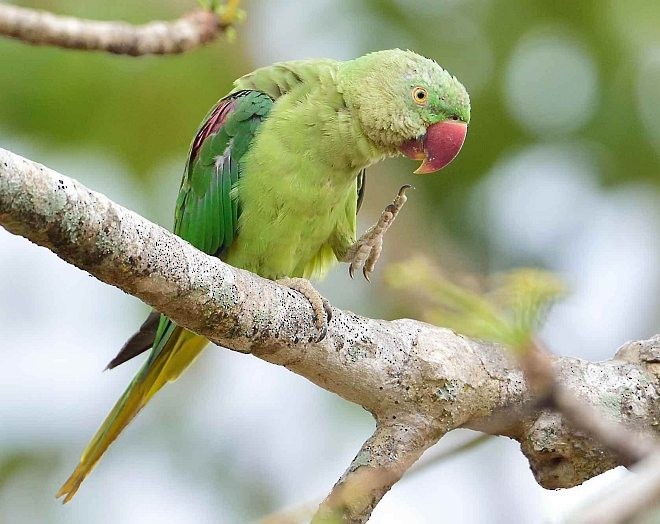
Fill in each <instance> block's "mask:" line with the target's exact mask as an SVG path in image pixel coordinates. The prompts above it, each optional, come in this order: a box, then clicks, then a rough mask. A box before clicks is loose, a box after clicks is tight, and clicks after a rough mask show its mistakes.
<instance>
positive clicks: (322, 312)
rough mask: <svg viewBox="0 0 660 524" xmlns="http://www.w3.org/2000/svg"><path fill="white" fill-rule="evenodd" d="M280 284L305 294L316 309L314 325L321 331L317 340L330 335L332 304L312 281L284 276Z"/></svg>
mask: <svg viewBox="0 0 660 524" xmlns="http://www.w3.org/2000/svg"><path fill="white" fill-rule="evenodd" d="M277 282H278V283H279V284H282V285H283V286H286V287H288V288H290V289H293V290H294V291H297V292H298V293H300V294H301V295H302V296H304V297H305V298H306V299H307V300H308V302H309V304H310V305H311V306H312V310H313V311H314V326H315V327H316V329H317V331H318V332H319V337H318V338H317V339H316V342H321V341H322V340H323V339H324V338H325V337H326V336H327V335H328V324H329V323H330V320H331V319H332V306H331V305H330V302H328V301H327V299H325V298H324V297H322V296H321V294H320V293H319V292H318V291H316V289H314V286H312V284H311V282H310V281H309V280H307V279H304V278H282V279H279V280H278V281H277Z"/></svg>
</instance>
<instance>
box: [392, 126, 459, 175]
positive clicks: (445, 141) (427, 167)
mask: <svg viewBox="0 0 660 524" xmlns="http://www.w3.org/2000/svg"><path fill="white" fill-rule="evenodd" d="M466 134H467V124H466V123H465V122H457V121H454V120H445V121H444V122H437V123H435V124H431V125H430V126H429V127H428V128H427V129H426V134H424V135H423V136H421V137H419V138H417V139H415V140H410V141H409V142H405V143H404V144H403V145H402V146H401V147H400V148H399V149H400V151H401V152H402V153H403V154H404V155H406V156H407V157H409V158H412V159H413V160H423V162H422V165H421V166H419V168H417V170H416V171H415V174H418V175H425V174H427V173H433V172H434V171H437V170H438V169H442V168H443V167H445V166H446V165H447V164H449V163H450V162H451V161H452V160H454V158H456V155H458V152H459V151H460V150H461V147H462V146H463V142H465V135H466Z"/></svg>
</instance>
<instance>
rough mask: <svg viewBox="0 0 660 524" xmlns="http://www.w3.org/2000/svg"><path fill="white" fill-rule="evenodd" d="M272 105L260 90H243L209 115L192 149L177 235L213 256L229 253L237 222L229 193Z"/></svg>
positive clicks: (178, 212) (179, 205)
mask: <svg viewBox="0 0 660 524" xmlns="http://www.w3.org/2000/svg"><path fill="white" fill-rule="evenodd" d="M272 105H273V100H272V99H271V98H270V97H269V96H268V95H266V94H264V93H261V92H259V91H239V92H237V93H234V94H232V95H230V96H228V97H227V98H224V99H222V100H221V101H220V102H219V103H218V104H217V105H216V106H215V107H214V108H213V109H212V110H211V112H210V113H209V114H208V115H207V117H206V119H205V122H204V124H203V125H202V127H201V128H200V130H199V131H198V132H197V136H196V137H195V140H194V141H193V144H192V147H191V149H190V156H189V160H188V165H187V166H186V172H185V175H184V177H183V181H182V182H181V189H180V190H179V197H178V198H177V202H176V211H175V216H174V232H175V233H176V234H177V235H179V236H180V237H181V238H183V239H185V240H187V241H188V242H190V243H191V244H192V245H193V246H195V247H196V248H198V249H200V250H202V251H204V252H205V253H208V254H210V255H222V252H223V251H225V250H226V249H228V248H229V246H230V245H231V243H232V241H233V240H234V235H235V234H236V225H237V221H238V214H239V209H238V201H237V200H236V199H235V198H232V196H231V189H232V187H233V186H235V185H236V182H237V181H238V178H239V177H240V171H241V169H240V161H241V158H242V157H243V155H244V154H245V153H246V152H247V151H248V148H249V147H250V143H251V142H252V140H253V138H254V135H255V133H256V132H257V129H258V128H259V125H260V124H261V122H262V121H263V119H264V118H265V117H266V116H267V115H268V112H269V111H270V108H271V106H272Z"/></svg>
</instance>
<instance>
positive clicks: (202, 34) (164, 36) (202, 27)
mask: <svg viewBox="0 0 660 524" xmlns="http://www.w3.org/2000/svg"><path fill="white" fill-rule="evenodd" d="M237 13H238V0H230V2H228V4H227V5H226V6H225V9H224V11H223V12H222V14H221V15H220V16H219V15H217V14H216V13H214V12H213V11H210V10H195V11H191V12H190V13H188V14H186V15H184V16H182V17H181V18H179V19H177V20H173V21H168V22H164V21H153V22H149V23H147V24H144V25H132V24H128V23H126V22H115V21H113V22H103V21H97V20H85V19H81V18H74V17H70V16H60V15H56V14H53V13H49V12H47V11H38V10H35V9H28V8H24V7H17V6H11V5H6V4H0V35H4V36H8V37H10V38H15V39H17V40H20V41H22V42H26V43H29V44H35V45H50V46H56V47H63V48H66V49H79V50H86V51H106V52H108V53H113V54H119V55H130V56H143V55H170V54H178V53H183V52H185V51H190V50H191V49H195V48H196V47H200V46H201V45H203V44H206V43H208V42H211V41H213V40H215V39H216V38H217V37H218V36H219V35H220V34H221V33H222V32H224V31H226V30H227V28H229V27H230V26H232V25H233V24H234V23H235V21H236V19H237V17H238V14H237Z"/></svg>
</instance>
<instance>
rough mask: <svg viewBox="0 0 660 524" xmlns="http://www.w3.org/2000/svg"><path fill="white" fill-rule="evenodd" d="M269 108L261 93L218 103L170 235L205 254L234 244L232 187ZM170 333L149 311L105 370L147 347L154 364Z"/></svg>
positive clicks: (194, 148)
mask: <svg viewBox="0 0 660 524" xmlns="http://www.w3.org/2000/svg"><path fill="white" fill-rule="evenodd" d="M272 105H273V100H272V99H271V98H270V97H269V96H268V95H266V94H264V93H262V92H260V91H247V90H246V91H237V92H235V93H232V94H231V95H229V96H227V97H226V98H223V99H222V100H220V101H219V102H218V103H217V104H216V105H215V107H213V108H212V109H211V111H210V112H209V113H208V114H207V115H206V118H205V119H204V121H203V123H202V125H201V127H200V128H199V130H198V131H197V134H196V136H195V139H194V140H193V143H192V145H191V147H190V155H189V157H188V163H187V164H186V170H185V173H184V176H183V180H182V182H181V188H180V190H179V196H178V198H177V201H176V208H175V212H174V232H175V233H176V234H177V235H179V236H180V237H181V238H183V239H185V240H187V241H188V242H190V243H191V244H192V245H193V246H195V247H196V248H198V249H200V250H201V251H204V252H205V253H208V254H210V255H217V256H222V253H223V252H224V251H226V250H227V249H228V248H229V246H230V245H231V244H232V241H233V240H234V236H235V235H236V226H237V223H238V216H239V214H240V209H239V203H238V201H237V199H236V198H232V195H233V193H232V191H231V189H232V187H233V186H235V185H236V182H237V180H238V179H239V178H240V176H241V158H242V157H243V155H244V154H245V153H246V152H247V151H248V149H249V147H250V144H251V142H252V140H253V139H254V136H255V133H256V132H257V130H258V128H259V125H260V124H261V122H262V121H263V120H264V119H265V118H266V116H267V115H268V112H269V111H270V108H271V107H272ZM171 331H172V326H171V322H170V320H169V319H168V318H167V317H165V316H163V315H158V314H157V313H155V312H154V313H152V314H151V315H150V316H149V318H148V319H147V321H146V322H145V323H144V324H143V325H142V327H141V328H140V331H138V332H137V333H136V334H135V335H133V336H132V337H131V338H130V339H129V340H128V341H127V342H126V344H124V347H122V348H121V350H120V351H119V353H118V354H117V356H116V357H115V358H114V359H112V361H111V362H110V363H109V364H108V368H114V367H116V366H118V365H119V364H122V363H123V362H126V361H127V360H129V359H131V358H133V357H135V356H136V355H139V354H140V353H142V352H144V351H146V350H147V349H149V348H150V347H152V345H153V348H154V351H152V353H151V355H150V360H151V361H153V360H154V359H155V358H156V357H157V356H158V354H159V353H160V351H161V350H162V347H163V346H164V342H165V341H166V340H167V338H168V336H169V335H170V334H171Z"/></svg>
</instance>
